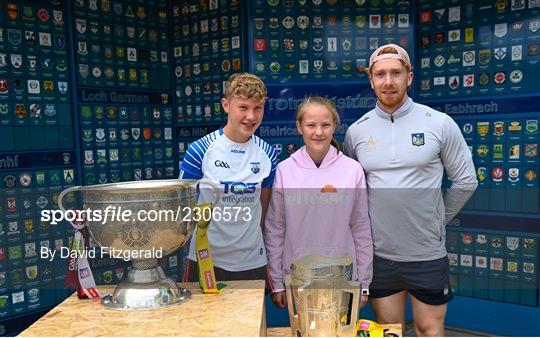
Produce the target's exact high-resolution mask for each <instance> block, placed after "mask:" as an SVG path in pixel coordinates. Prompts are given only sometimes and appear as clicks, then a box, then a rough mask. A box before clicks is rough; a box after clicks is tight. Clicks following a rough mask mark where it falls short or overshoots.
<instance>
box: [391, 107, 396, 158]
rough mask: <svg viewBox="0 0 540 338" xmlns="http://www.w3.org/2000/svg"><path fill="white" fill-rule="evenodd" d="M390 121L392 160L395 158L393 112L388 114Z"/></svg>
mask: <svg viewBox="0 0 540 338" xmlns="http://www.w3.org/2000/svg"><path fill="white" fill-rule="evenodd" d="M390 121H391V122H392V161H395V160H396V149H395V146H394V143H395V142H394V114H390Z"/></svg>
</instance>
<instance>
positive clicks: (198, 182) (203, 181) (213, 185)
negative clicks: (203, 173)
mask: <svg viewBox="0 0 540 338" xmlns="http://www.w3.org/2000/svg"><path fill="white" fill-rule="evenodd" d="M201 183H203V184H208V185H209V186H211V187H212V189H214V193H215V194H216V200H215V201H214V203H212V205H216V204H217V202H218V201H219V199H220V198H221V188H220V187H219V186H218V185H217V184H215V183H214V182H213V181H211V180H209V179H206V178H203V179H200V180H198V181H197V184H198V185H199V186H200V185H201Z"/></svg>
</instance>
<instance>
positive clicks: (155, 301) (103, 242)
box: [58, 179, 221, 310]
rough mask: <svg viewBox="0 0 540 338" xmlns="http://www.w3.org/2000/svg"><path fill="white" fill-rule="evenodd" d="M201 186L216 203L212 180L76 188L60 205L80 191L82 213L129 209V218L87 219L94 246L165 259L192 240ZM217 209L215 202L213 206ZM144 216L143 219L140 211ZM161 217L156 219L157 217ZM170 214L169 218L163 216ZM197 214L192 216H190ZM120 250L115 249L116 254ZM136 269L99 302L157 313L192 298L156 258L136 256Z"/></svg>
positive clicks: (62, 207)
mask: <svg viewBox="0 0 540 338" xmlns="http://www.w3.org/2000/svg"><path fill="white" fill-rule="evenodd" d="M199 183H203V184H204V185H210V186H211V187H212V188H213V189H214V191H215V197H216V201H217V200H218V199H219V196H220V194H221V193H220V190H219V189H218V187H217V186H216V185H215V184H214V183H213V182H211V181H208V180H199V181H197V180H177V179H171V180H153V181H135V182H120V183H111V184H103V185H94V186H77V187H72V188H68V189H66V190H64V191H63V192H62V193H61V194H60V196H59V197H58V205H59V207H60V209H61V210H62V211H64V212H65V211H66V210H65V208H64V205H63V203H62V200H63V199H64V196H66V195H67V194H68V193H73V192H78V193H79V194H80V195H79V196H80V197H81V200H82V206H83V208H82V209H83V210H87V209H89V210H91V211H94V210H100V212H101V215H106V212H107V208H109V212H110V211H111V208H114V209H115V210H117V211H119V212H120V211H125V210H130V211H131V214H132V216H131V218H130V219H129V220H128V221H122V220H121V219H120V218H119V217H115V218H113V217H111V215H110V214H109V217H108V218H107V220H106V222H104V221H103V220H100V221H93V220H86V225H87V226H88V231H89V233H90V235H91V236H92V238H93V240H94V241H95V243H96V244H98V245H99V246H100V247H101V248H105V247H106V248H108V250H109V252H120V251H122V252H133V251H134V250H135V251H146V252H148V251H154V250H157V249H161V253H162V255H163V256H165V255H168V254H171V253H172V252H174V251H175V250H177V249H178V248H180V247H181V246H182V245H184V244H185V243H186V242H187V241H188V239H189V238H190V236H191V234H192V233H193V230H194V229H195V227H196V226H197V222H196V221H195V218H194V217H193V216H194V214H195V213H194V208H195V207H196V203H197V187H198V184H199ZM214 205H215V204H214ZM140 211H142V212H144V215H146V216H145V219H150V217H148V216H150V215H152V220H151V221H148V220H145V221H141V220H140V217H139V216H140V214H139V212H140ZM160 211H161V216H160V219H156V220H153V218H155V217H154V215H159V212H160ZM165 213H167V214H165ZM191 213H193V214H191ZM115 250H116V251H115ZM131 261H132V269H131V270H130V271H129V273H128V275H127V276H126V278H125V279H124V280H122V281H121V282H120V283H119V284H118V285H117V286H116V288H115V290H114V292H113V293H112V294H111V295H107V296H105V297H104V298H103V299H102V300H101V303H102V304H103V305H105V306H106V307H108V308H111V309H119V310H129V309H153V308H158V307H161V306H167V305H172V304H176V303H179V302H182V301H184V300H186V299H189V298H190V297H191V293H190V291H188V290H186V289H180V288H178V286H177V284H176V283H175V282H174V281H173V280H172V279H171V278H168V277H167V276H166V275H165V273H164V272H163V269H162V268H161V267H160V266H159V265H158V260H157V258H137V259H135V258H133V259H132V260H131Z"/></svg>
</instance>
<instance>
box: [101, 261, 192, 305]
mask: <svg viewBox="0 0 540 338" xmlns="http://www.w3.org/2000/svg"><path fill="white" fill-rule="evenodd" d="M189 298H191V292H190V291H189V290H186V289H181V288H179V287H178V285H176V283H175V282H174V281H173V280H172V279H171V278H168V277H166V276H165V274H164V273H163V270H162V269H161V267H160V266H154V267H152V268H145V269H140V268H137V267H134V268H133V269H132V270H131V271H130V272H129V274H128V276H127V277H126V279H125V280H123V281H122V282H120V283H119V284H118V285H117V286H116V288H115V289H114V292H113V293H112V294H109V295H107V296H105V297H104V298H103V299H102V300H101V304H103V305H104V306H105V307H107V308H109V309H114V310H150V309H157V308H160V307H165V306H170V305H174V304H179V303H181V302H183V301H186V300H188V299H189Z"/></svg>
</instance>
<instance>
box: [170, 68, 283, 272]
mask: <svg viewBox="0 0 540 338" xmlns="http://www.w3.org/2000/svg"><path fill="white" fill-rule="evenodd" d="M266 94H267V90H266V86H265V85H264V83H263V82H262V81H261V79H259V78H258V77H257V76H255V75H252V74H249V73H237V74H233V75H232V76H231V77H230V78H229V80H228V81H227V83H226V85H225V97H223V98H222V99H221V104H222V106H223V109H224V110H225V112H226V113H227V115H228V119H227V124H226V125H225V126H224V127H223V128H220V129H219V130H216V131H214V132H212V133H210V134H208V135H206V136H205V137H203V138H201V139H199V140H197V141H195V142H193V143H192V144H191V145H190V146H189V148H188V150H187V152H186V154H185V156H184V160H183V161H182V165H181V167H180V178H185V179H200V178H205V179H210V180H212V181H213V182H214V183H216V184H218V185H220V186H221V188H222V196H221V198H220V200H219V201H218V203H216V205H215V206H214V210H215V211H216V212H217V213H220V214H222V215H225V214H226V213H227V212H230V213H231V214H230V215H231V217H230V219H229V217H222V218H221V219H220V220H218V219H217V218H213V219H212V221H211V223H210V226H209V228H208V239H209V244H210V247H211V249H212V256H213V260H214V271H215V274H216V279H217V280H242V279H264V280H266V277H267V273H266V251H265V247H264V242H263V236H262V229H261V220H264V216H265V213H266V209H267V207H268V203H269V200H270V188H271V187H272V182H273V180H274V172H275V169H276V158H277V156H276V153H275V152H274V150H273V147H272V146H270V145H269V144H267V143H266V142H264V141H263V140H261V139H260V138H259V137H257V136H255V135H254V133H255V131H256V130H257V128H259V126H260V124H261V121H262V119H263V115H264V103H265V100H266ZM212 199H213V194H212V191H211V189H205V188H204V187H202V188H201V192H200V196H199V202H201V201H211V200H212ZM224 219H229V220H227V221H225V220H224ZM195 245H196V244H195V236H193V237H192V240H191V243H190V250H189V255H188V261H187V262H188V264H187V265H186V269H185V270H184V278H183V279H184V281H197V280H198V273H197V264H196V263H195V262H196V256H195Z"/></svg>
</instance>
